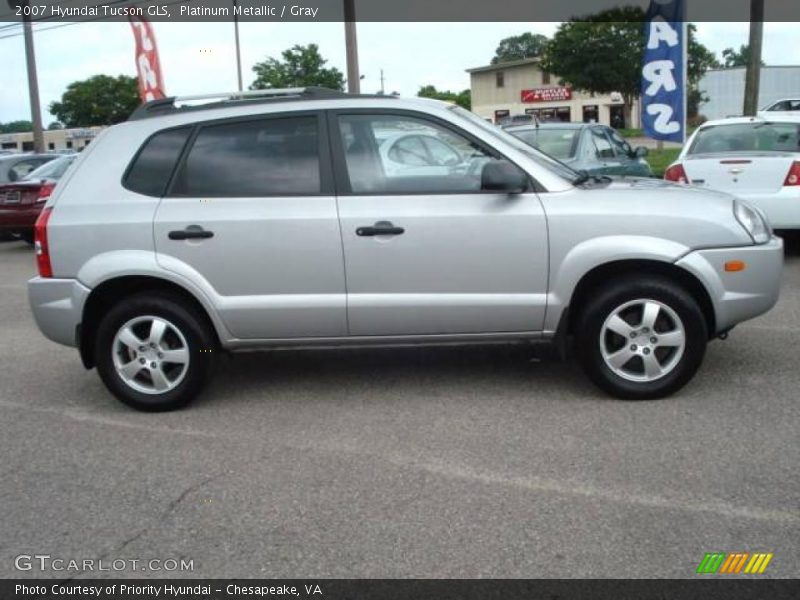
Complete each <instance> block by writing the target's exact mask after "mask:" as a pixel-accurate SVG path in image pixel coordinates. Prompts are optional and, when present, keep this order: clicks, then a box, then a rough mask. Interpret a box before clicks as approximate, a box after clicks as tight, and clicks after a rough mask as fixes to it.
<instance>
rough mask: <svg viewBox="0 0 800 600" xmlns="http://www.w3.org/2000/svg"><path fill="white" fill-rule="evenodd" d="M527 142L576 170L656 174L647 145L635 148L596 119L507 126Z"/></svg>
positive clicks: (650, 175) (644, 175) (511, 132)
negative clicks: (646, 157) (648, 159)
mask: <svg viewBox="0 0 800 600" xmlns="http://www.w3.org/2000/svg"><path fill="white" fill-rule="evenodd" d="M505 130H506V131H508V133H510V134H511V135H513V136H515V137H518V138H519V139H521V140H522V141H523V142H525V143H526V144H530V145H531V146H533V147H535V148H537V149H539V150H541V151H542V152H545V153H546V154H549V155H550V156H552V157H554V158H557V159H559V160H560V161H561V162H564V163H567V164H568V165H569V166H570V167H572V168H573V169H575V170H576V171H586V172H588V173H590V174H598V175H631V176H639V177H652V176H653V171H652V170H651V169H650V165H649V164H648V163H647V161H646V160H644V157H645V156H647V148H644V147H639V148H636V149H633V148H631V146H630V144H628V142H626V141H625V140H624V139H623V138H622V136H620V135H619V134H618V133H617V132H616V131H614V130H613V129H612V128H611V127H607V126H605V125H597V124H595V123H541V124H539V125H538V126H537V125H520V126H513V127H506V128H505Z"/></svg>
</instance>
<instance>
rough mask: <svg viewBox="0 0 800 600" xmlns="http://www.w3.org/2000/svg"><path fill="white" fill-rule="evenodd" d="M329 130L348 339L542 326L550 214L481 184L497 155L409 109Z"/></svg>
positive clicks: (335, 122) (526, 196)
mask: <svg viewBox="0 0 800 600" xmlns="http://www.w3.org/2000/svg"><path fill="white" fill-rule="evenodd" d="M331 126H332V134H331V135H332V142H333V144H332V147H333V149H334V157H335V158H334V165H335V169H336V174H337V183H338V184H339V186H340V194H339V196H338V203H339V218H340V222H341V228H342V242H343V246H344V255H345V267H346V268H345V272H346V279H347V299H348V310H347V314H348V322H349V331H350V334H351V335H355V336H402V335H426V334H475V333H493V332H517V331H518V332H530V331H538V330H541V328H542V325H543V320H544V311H545V305H546V293H547V274H548V271H547V268H548V267H547V264H548V255H547V252H548V250H547V248H548V246H547V227H546V223H545V216H544V212H543V210H542V206H541V204H540V202H539V199H538V197H537V195H536V194H535V193H533V192H529V193H522V194H515V195H509V194H506V193H496V192H483V191H481V170H482V167H483V165H485V164H486V163H487V162H488V161H490V160H493V159H496V158H499V156H498V155H497V153H496V152H494V151H493V150H491V149H490V148H488V147H486V146H485V145H484V144H482V143H481V142H479V141H478V140H476V139H474V138H472V137H471V136H469V135H468V134H466V133H464V132H462V131H460V130H459V129H457V128H455V127H453V126H452V125H451V124H447V123H444V122H441V121H438V120H432V119H431V118H428V117H426V116H424V115H419V114H416V113H410V112H404V111H391V112H368V111H352V112H347V111H339V112H338V113H335V114H334V115H333V117H332V120H331Z"/></svg>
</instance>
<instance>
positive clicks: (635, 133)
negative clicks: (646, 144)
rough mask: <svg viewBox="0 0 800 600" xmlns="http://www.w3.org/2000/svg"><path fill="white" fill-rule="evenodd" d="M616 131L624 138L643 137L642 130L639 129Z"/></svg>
mask: <svg viewBox="0 0 800 600" xmlns="http://www.w3.org/2000/svg"><path fill="white" fill-rule="evenodd" d="M617 133H618V134H620V135H621V136H622V137H624V138H632V137H644V131H642V130H641V129H617Z"/></svg>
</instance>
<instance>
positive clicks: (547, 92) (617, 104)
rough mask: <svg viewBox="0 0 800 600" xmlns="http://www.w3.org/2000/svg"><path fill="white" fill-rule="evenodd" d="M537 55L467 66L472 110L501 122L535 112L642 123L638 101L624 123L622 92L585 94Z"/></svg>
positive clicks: (544, 115) (570, 118) (561, 118)
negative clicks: (544, 65)
mask: <svg viewBox="0 0 800 600" xmlns="http://www.w3.org/2000/svg"><path fill="white" fill-rule="evenodd" d="M539 62H540V61H539V59H538V58H526V59H523V60H515V61H513V62H506V63H498V64H496V65H487V66H485V67H476V68H474V69H467V72H468V73H469V75H470V89H471V91H472V112H474V113H475V114H477V115H479V116H481V117H483V118H485V119H489V120H491V121H493V122H495V123H496V122H498V121H500V120H502V119H504V118H506V117H513V116H515V115H523V114H529V115H536V116H537V117H539V118H540V119H542V120H559V121H577V122H584V123H588V122H595V123H603V124H604V125H612V126H617V127H637V126H638V125H639V102H638V99H637V101H636V102H635V103H634V106H633V109H632V114H631V119H630V120H631V122H630V123H625V114H624V108H625V107H624V104H623V101H622V95H621V94H618V93H614V94H597V95H593V94H586V93H582V92H580V91H578V90H575V89H573V88H572V87H571V86H570V85H568V84H562V83H560V82H559V80H558V78H557V77H556V76H555V75H551V74H550V73H547V72H545V71H543V70H542V69H541V67H540V66H539Z"/></svg>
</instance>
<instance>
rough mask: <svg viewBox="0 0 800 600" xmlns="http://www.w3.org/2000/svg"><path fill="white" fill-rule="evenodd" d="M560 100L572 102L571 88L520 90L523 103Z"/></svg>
mask: <svg viewBox="0 0 800 600" xmlns="http://www.w3.org/2000/svg"><path fill="white" fill-rule="evenodd" d="M562 100H572V88H568V87H564V86H561V87H545V88H533V89H530V90H522V101H523V102H525V103H531V102H560V101H562Z"/></svg>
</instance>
